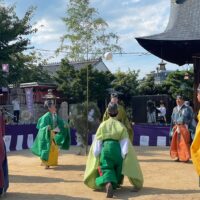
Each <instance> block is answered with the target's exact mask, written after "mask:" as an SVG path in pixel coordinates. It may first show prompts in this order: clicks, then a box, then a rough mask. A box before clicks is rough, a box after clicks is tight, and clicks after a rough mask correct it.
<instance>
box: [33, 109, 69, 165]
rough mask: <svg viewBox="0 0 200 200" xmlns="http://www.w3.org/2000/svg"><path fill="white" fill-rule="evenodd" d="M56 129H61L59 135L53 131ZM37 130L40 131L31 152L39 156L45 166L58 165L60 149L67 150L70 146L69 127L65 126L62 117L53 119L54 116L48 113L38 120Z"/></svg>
mask: <svg viewBox="0 0 200 200" xmlns="http://www.w3.org/2000/svg"><path fill="white" fill-rule="evenodd" d="M55 121H56V123H55ZM49 127H51V130H49ZM56 127H58V128H59V129H60V131H59V132H57V133H55V132H54V131H53V130H54V129H55V128H56ZM37 129H38V130H39V131H38V134H37V136H36V139H35V141H34V143H33V146H32V148H31V151H32V152H33V154H35V155H37V156H39V157H40V158H41V160H42V161H43V162H44V164H45V165H48V166H52V165H57V160H58V147H60V148H61V149H65V150H67V149H69V146H70V142H71V141H70V130H69V127H68V126H67V125H64V122H63V120H62V119H61V118H60V117H58V116H57V115H56V116H55V118H54V119H53V115H52V114H51V113H50V112H47V113H46V114H44V115H43V116H42V117H41V118H40V119H39V120H38V123H37Z"/></svg>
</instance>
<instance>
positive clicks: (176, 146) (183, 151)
mask: <svg viewBox="0 0 200 200" xmlns="http://www.w3.org/2000/svg"><path fill="white" fill-rule="evenodd" d="M173 130H174V131H173V136H172V141H171V146H170V156H171V158H173V159H175V158H177V159H179V161H183V162H186V161H188V160H189V159H190V133H189V131H188V129H187V128H186V126H185V125H175V126H174V127H173Z"/></svg>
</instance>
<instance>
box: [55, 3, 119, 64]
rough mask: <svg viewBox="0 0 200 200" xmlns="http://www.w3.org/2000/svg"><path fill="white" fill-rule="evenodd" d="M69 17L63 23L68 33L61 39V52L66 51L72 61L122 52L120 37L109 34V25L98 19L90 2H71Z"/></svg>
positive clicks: (68, 9)
mask: <svg viewBox="0 0 200 200" xmlns="http://www.w3.org/2000/svg"><path fill="white" fill-rule="evenodd" d="M66 13H67V16H66V17H64V18H63V21H64V23H65V25H66V27H67V31H68V32H67V33H66V34H65V35H63V37H62V38H61V46H60V48H59V49H58V52H59V51H62V50H66V51H67V57H68V58H69V59H70V60H73V61H77V60H88V58H96V57H99V55H103V54H104V53H105V52H108V51H112V52H114V51H117V52H120V51H121V47H120V46H118V45H117V43H118V39H119V37H118V36H117V35H116V34H115V33H112V32H108V31H107V28H108V24H107V23H106V22H105V21H104V20H103V19H102V18H101V17H98V12H97V10H96V9H95V8H92V7H90V1H89V0H82V1H80V0H69V4H68V5H67V10H66Z"/></svg>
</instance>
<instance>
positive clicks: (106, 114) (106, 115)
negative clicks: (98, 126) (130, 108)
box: [102, 109, 109, 121]
mask: <svg viewBox="0 0 200 200" xmlns="http://www.w3.org/2000/svg"><path fill="white" fill-rule="evenodd" d="M107 119H109V114H108V109H106V111H105V113H104V115H103V120H102V121H106V120H107Z"/></svg>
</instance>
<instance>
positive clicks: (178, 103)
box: [176, 98, 184, 106]
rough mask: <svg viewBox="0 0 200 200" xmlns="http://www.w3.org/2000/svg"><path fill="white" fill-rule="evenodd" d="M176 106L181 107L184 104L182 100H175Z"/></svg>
mask: <svg viewBox="0 0 200 200" xmlns="http://www.w3.org/2000/svg"><path fill="white" fill-rule="evenodd" d="M176 104H177V105H178V106H182V105H183V104H184V100H183V99H180V98H177V99H176Z"/></svg>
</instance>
